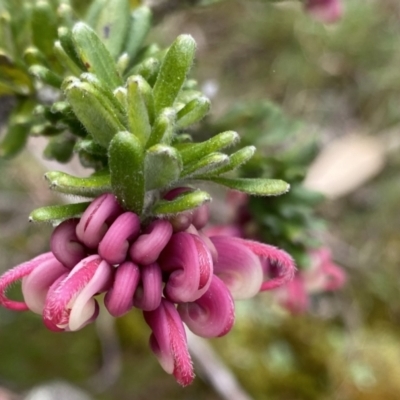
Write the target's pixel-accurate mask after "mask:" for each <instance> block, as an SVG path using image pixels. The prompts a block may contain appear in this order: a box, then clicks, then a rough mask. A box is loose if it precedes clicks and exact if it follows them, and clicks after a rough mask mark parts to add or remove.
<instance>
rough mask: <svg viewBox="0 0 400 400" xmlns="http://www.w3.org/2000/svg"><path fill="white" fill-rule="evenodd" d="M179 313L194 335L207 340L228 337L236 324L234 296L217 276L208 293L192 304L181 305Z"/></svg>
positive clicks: (214, 277) (213, 279)
mask: <svg viewBox="0 0 400 400" xmlns="http://www.w3.org/2000/svg"><path fill="white" fill-rule="evenodd" d="M178 312H179V315H180V316H181V318H182V321H183V322H184V323H185V324H186V325H187V326H188V328H189V329H190V330H191V331H192V332H193V333H195V334H196V335H198V336H202V337H205V338H210V337H218V336H223V335H226V334H227V333H228V332H229V331H230V330H231V328H232V326H233V323H234V322H235V305H234V303H233V299H232V296H231V294H230V292H229V290H228V288H227V287H226V285H225V283H224V282H223V281H222V280H221V279H219V278H218V276H215V275H214V276H213V278H212V280H211V285H210V287H209V288H208V290H207V292H205V293H204V294H203V296H201V297H200V298H199V299H197V300H196V301H194V302H192V303H181V304H179V305H178Z"/></svg>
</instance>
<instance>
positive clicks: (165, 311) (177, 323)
mask: <svg viewBox="0 0 400 400" xmlns="http://www.w3.org/2000/svg"><path fill="white" fill-rule="evenodd" d="M143 316H144V319H145V321H146V322H147V324H148V325H149V326H150V328H151V330H152V331H153V333H152V335H151V336H150V347H151V349H152V351H153V352H154V354H155V355H156V357H157V358H158V361H159V362H160V364H161V366H162V368H163V369H164V370H165V371H166V372H167V373H169V374H172V373H173V374H174V376H175V378H176V380H177V381H178V383H179V384H180V385H182V386H187V385H189V384H191V383H192V382H193V379H194V372H193V365H192V361H191V358H190V354H189V351H188V348H187V340H186V334H185V330H184V327H183V324H182V321H181V319H180V316H179V314H178V311H177V310H176V308H175V307H174V305H173V304H172V303H171V302H169V301H168V300H165V299H163V300H162V302H161V304H160V306H159V307H158V308H157V309H156V310H154V311H144V312H143Z"/></svg>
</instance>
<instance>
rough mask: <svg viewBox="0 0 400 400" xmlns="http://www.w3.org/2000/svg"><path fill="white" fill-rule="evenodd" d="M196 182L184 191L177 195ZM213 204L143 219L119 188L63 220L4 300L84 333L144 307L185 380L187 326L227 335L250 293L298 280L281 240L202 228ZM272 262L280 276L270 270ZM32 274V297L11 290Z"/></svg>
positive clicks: (28, 291)
mask: <svg viewBox="0 0 400 400" xmlns="http://www.w3.org/2000/svg"><path fill="white" fill-rule="evenodd" d="M188 190H191V189H190V188H176V189H173V190H171V191H170V192H168V193H167V194H166V195H165V196H164V198H165V199H167V200H172V199H174V198H175V197H176V196H178V195H179V194H181V193H183V192H185V191H188ZM208 219H209V210H208V206H201V207H199V208H197V209H195V210H193V211H190V212H184V213H180V214H178V215H174V216H172V217H170V219H169V220H167V219H154V220H152V221H150V223H148V224H142V223H141V222H140V219H139V217H138V216H137V215H136V214H134V213H132V212H130V211H124V210H123V209H122V208H121V207H120V205H119V204H118V202H117V200H116V198H115V197H114V195H112V194H109V193H108V194H103V195H102V196H99V197H98V198H97V199H95V200H94V201H93V202H92V203H91V204H90V205H89V207H88V208H87V209H86V211H85V212H84V213H83V215H82V217H81V218H80V219H69V220H66V221H64V222H62V223H61V224H60V225H58V226H57V227H56V228H55V229H54V231H53V234H52V236H51V240H50V248H51V251H50V252H48V253H45V254H42V255H40V256H38V257H36V258H34V259H32V260H30V261H28V262H26V263H23V264H21V265H19V266H17V267H14V268H13V269H11V270H9V271H7V272H6V273H5V274H4V275H3V276H1V277H0V305H2V306H3V307H6V308H9V309H11V310H17V311H24V310H31V311H33V312H35V313H37V314H40V315H41V316H42V318H43V322H44V324H45V326H46V327H47V328H48V329H50V330H53V331H75V330H78V329H81V328H83V327H84V326H85V325H87V324H89V323H91V322H93V321H94V320H95V319H96V318H97V316H98V314H99V305H98V302H97V298H96V297H97V295H99V294H101V293H104V294H105V296H104V304H105V308H106V310H107V311H108V312H109V313H110V314H111V315H112V316H114V317H120V316H122V315H124V314H126V313H127V312H129V311H130V310H132V309H133V308H136V309H141V310H142V312H143V316H144V319H145V321H146V322H147V324H148V325H149V327H150V328H151V330H152V334H151V336H150V347H151V349H152V351H153V352H154V354H155V355H156V357H157V358H158V360H159V362H160V364H161V366H162V367H163V368H164V369H165V371H166V372H168V373H170V374H173V375H174V376H175V378H176V380H177V381H178V382H179V383H180V384H181V385H183V386H185V385H188V384H190V383H191V382H192V381H193V378H194V371H193V366H192V362H191V359H190V354H189V351H188V346H187V340H186V334H185V330H184V326H183V323H185V324H186V325H187V327H188V328H189V329H190V330H191V331H192V332H194V333H195V334H196V335H199V336H202V337H205V338H210V337H219V336H223V335H225V334H227V333H228V332H229V331H230V330H231V328H232V326H233V324H234V320H235V306H234V300H235V299H247V298H251V297H253V296H255V295H256V294H257V293H258V292H260V291H263V290H269V289H273V288H275V287H279V286H281V285H283V284H284V283H286V282H288V281H290V279H292V278H293V275H294V271H295V267H294V262H293V260H292V258H291V257H290V256H289V255H288V254H287V253H285V252H284V251H282V250H279V249H277V248H275V247H273V246H269V245H266V244H262V243H259V242H255V241H250V240H245V239H241V238H236V237H231V236H226V235H225V236H224V235H215V233H216V232H215V231H214V234H213V233H212V232H211V231H209V234H208V235H206V234H205V233H204V232H203V231H202V229H203V228H204V227H205V225H206V224H207V222H208ZM264 262H268V263H269V265H271V266H273V267H274V268H275V271H276V274H275V275H274V276H273V277H272V278H269V277H267V276H266V275H265V274H264V270H263V266H262V265H263V263H264ZM21 279H22V294H23V298H24V301H22V302H17V301H13V300H11V299H9V298H8V297H7V296H6V290H7V288H8V287H9V286H10V285H11V284H12V283H13V282H15V281H18V280H21Z"/></svg>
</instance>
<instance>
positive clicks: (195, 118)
mask: <svg viewBox="0 0 400 400" xmlns="http://www.w3.org/2000/svg"><path fill="white" fill-rule="evenodd" d="M210 106H211V102H210V100H209V99H208V98H207V97H204V96H201V97H198V98H196V99H194V100H192V101H191V102H189V103H188V104H186V106H185V107H183V108H182V109H181V110H179V112H178V115H177V127H178V128H180V129H182V128H186V127H188V126H190V125H192V124H195V123H196V122H199V121H200V120H202V119H203V118H204V117H205V116H206V115H207V114H208V112H209V111H210Z"/></svg>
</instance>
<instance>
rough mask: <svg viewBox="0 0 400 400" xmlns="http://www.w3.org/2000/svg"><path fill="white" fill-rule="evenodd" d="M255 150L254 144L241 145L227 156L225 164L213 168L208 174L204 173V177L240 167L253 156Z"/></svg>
mask: <svg viewBox="0 0 400 400" xmlns="http://www.w3.org/2000/svg"><path fill="white" fill-rule="evenodd" d="M255 151H256V148H255V147H254V146H246V147H243V148H242V149H240V150H238V151H236V152H235V153H233V154H231V155H230V156H229V163H228V164H227V165H224V166H222V167H221V168H217V169H215V170H214V171H212V172H211V173H210V174H206V176H204V178H206V177H210V176H211V175H220V174H224V173H225V172H229V171H232V170H234V169H236V168H238V167H240V166H241V165H243V164H245V163H246V162H247V161H249V160H250V159H251V158H252V157H253V155H254V153H255Z"/></svg>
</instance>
